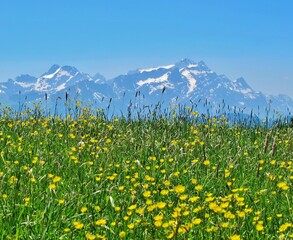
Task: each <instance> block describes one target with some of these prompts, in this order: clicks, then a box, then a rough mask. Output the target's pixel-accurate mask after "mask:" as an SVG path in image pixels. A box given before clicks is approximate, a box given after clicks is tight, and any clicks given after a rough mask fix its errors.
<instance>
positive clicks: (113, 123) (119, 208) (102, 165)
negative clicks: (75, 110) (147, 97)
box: [0, 113, 293, 240]
mask: <svg viewBox="0 0 293 240" xmlns="http://www.w3.org/2000/svg"><path fill="white" fill-rule="evenodd" d="M191 115H192V118H191V120H190V121H187V120H185V121H182V120H180V119H179V118H177V117H174V118H173V119H169V120H165V119H162V118H157V119H153V120H136V121H131V120H125V119H113V120H105V119H104V118H102V117H100V116H94V115H91V114H84V115H81V116H80V117H79V118H78V119H75V120H74V119H71V118H70V117H68V118H66V119H60V118H44V117H41V116H39V117H36V118H34V117H30V118H28V119H22V120H17V119H16V118H7V117H6V118H4V117H3V118H2V119H1V120H0V152H1V154H0V228H1V229H0V237H1V239H234V240H236V239H293V221H292V219H293V210H292V205H293V191H292V181H293V173H292V172H293V167H292V165H293V164H292V162H293V146H292V145H293V139H292V138H293V132H292V128H289V127H283V128H270V129H266V128H265V127H262V126H259V127H254V128H245V127H241V126H238V127H237V126H234V127H229V126H228V124H227V123H226V121H225V119H221V120H216V119H210V120H208V121H207V122H205V123H199V122H197V121H196V118H197V117H198V115H197V113H191ZM192 119H193V120H192Z"/></svg>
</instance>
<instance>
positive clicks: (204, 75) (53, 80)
mask: <svg viewBox="0 0 293 240" xmlns="http://www.w3.org/2000/svg"><path fill="white" fill-rule="evenodd" d="M162 92H163V94H162ZM66 93H67V94H69V96H70V97H71V98H76V99H81V100H83V101H87V102H93V103H97V104H98V105H99V106H100V107H105V106H106V105H107V104H108V102H109V101H112V104H113V105H114V108H115V109H116V111H120V112H121V111H124V110H125V106H126V105H127V104H128V103H129V102H130V101H132V102H135V101H137V97H138V95H139V103H140V104H143V105H151V104H156V103H157V102H158V101H161V102H162V104H163V105H164V106H166V107H167V106H168V104H167V103H168V102H171V103H172V102H174V103H175V102H176V103H180V104H188V105H190V104H191V103H195V104H196V105H197V107H198V108H200V106H199V104H198V103H199V102H202V103H203V102H206V103H209V105H210V106H214V107H215V106H218V105H220V104H222V105H226V106H230V107H234V108H240V109H242V110H244V111H246V112H249V111H251V109H254V111H255V112H256V111H268V110H275V111H278V112H280V113H281V114H288V113H289V112H292V110H293V100H292V99H291V98H290V97H288V96H286V95H282V94H280V95H278V96H272V95H264V94H263V93H261V92H256V91H254V90H253V89H252V88H251V87H250V86H249V85H248V84H247V82H246V81H245V80H244V79H243V78H238V79H236V80H234V81H231V80H230V79H229V78H227V77H226V76H225V75H218V74H217V73H215V72H214V71H212V70H211V69H209V67H208V66H207V65H206V64H205V63H204V62H203V61H200V62H198V63H196V62H194V61H192V60H190V59H183V60H181V61H179V62H177V63H175V64H171V65H167V66H158V67H153V68H146V69H137V70H134V71H129V72H128V73H127V74H125V75H120V76H117V77H115V78H113V79H110V80H106V78H105V77H104V76H102V75H101V74H99V73H97V74H96V75H95V76H93V77H92V76H91V75H89V74H87V73H83V72H80V71H79V70H78V69H76V68H75V67H71V66H62V67H61V66H59V65H53V66H52V67H51V68H50V69H49V70H48V71H47V72H46V73H44V74H42V75H41V76H40V77H34V76H30V75H28V74H24V75H20V76H18V77H16V78H15V79H9V80H7V81H6V82H2V83H0V98H1V103H2V104H3V105H9V106H17V104H19V102H20V101H27V102H37V101H39V100H44V96H45V95H46V97H47V101H50V103H51V104H53V103H54V102H56V99H58V98H59V99H60V98H64V97H65V95H66ZM110 99H111V100H110ZM122 108H123V109H122ZM199 110H200V109H199Z"/></svg>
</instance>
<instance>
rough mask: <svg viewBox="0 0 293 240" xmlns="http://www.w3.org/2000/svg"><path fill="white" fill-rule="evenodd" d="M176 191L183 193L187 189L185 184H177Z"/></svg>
mask: <svg viewBox="0 0 293 240" xmlns="http://www.w3.org/2000/svg"><path fill="white" fill-rule="evenodd" d="M174 191H175V192H176V193H178V194H180V193H183V192H184V191H185V186H183V185H178V186H175V187H174Z"/></svg>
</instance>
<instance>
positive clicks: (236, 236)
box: [229, 234, 241, 240]
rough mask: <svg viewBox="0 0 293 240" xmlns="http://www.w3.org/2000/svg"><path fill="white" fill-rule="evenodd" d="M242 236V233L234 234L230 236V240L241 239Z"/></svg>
mask: <svg viewBox="0 0 293 240" xmlns="http://www.w3.org/2000/svg"><path fill="white" fill-rule="evenodd" d="M240 239H241V238H240V235H237V234H236V235H232V236H230V238H229V240H240Z"/></svg>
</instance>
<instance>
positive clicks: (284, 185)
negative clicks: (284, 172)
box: [277, 182, 289, 191]
mask: <svg viewBox="0 0 293 240" xmlns="http://www.w3.org/2000/svg"><path fill="white" fill-rule="evenodd" d="M277 186H278V188H281V189H282V190H284V191H286V190H288V189H289V186H288V185H287V183H285V182H279V183H278V184H277Z"/></svg>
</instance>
